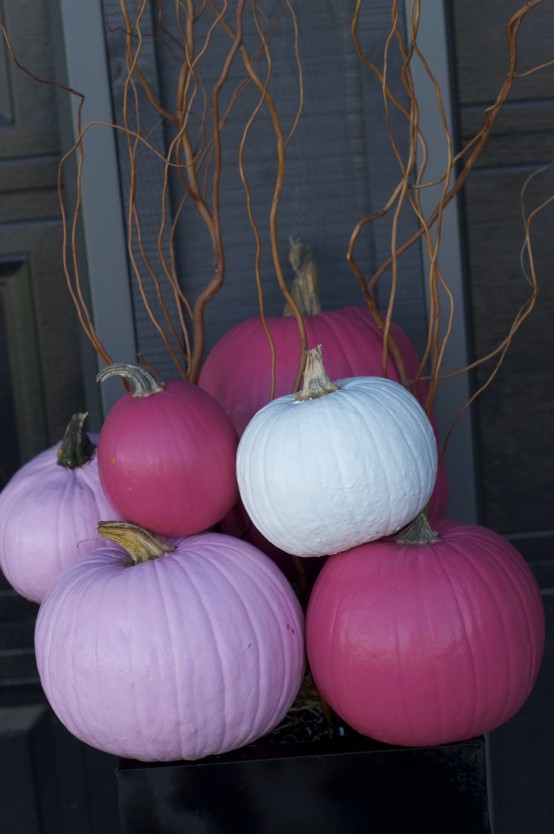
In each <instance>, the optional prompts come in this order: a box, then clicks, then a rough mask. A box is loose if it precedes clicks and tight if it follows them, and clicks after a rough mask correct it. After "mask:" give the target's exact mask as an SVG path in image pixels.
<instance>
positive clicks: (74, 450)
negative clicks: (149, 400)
mask: <svg viewBox="0 0 554 834" xmlns="http://www.w3.org/2000/svg"><path fill="white" fill-rule="evenodd" d="M87 417H88V412H86V411H79V412H77V414H74V415H73V416H72V418H71V420H70V421H69V423H68V424H67V427H66V430H65V433H64V436H63V440H62V442H61V445H60V447H59V449H58V453H57V462H58V466H63V467H65V468H66V469H78V467H79V466H84V464H85V463H88V461H89V460H90V459H91V457H92V456H93V454H94V450H95V448H96V446H95V445H94V443H92V441H91V440H90V438H89V436H88V434H87V433H86V432H85V431H84V430H83V426H84V423H85V420H86V419H87Z"/></svg>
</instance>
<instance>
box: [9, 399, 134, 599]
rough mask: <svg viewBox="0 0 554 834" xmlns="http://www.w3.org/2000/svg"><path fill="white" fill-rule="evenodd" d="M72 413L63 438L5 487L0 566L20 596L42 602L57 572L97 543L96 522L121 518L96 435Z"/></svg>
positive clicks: (23, 467)
mask: <svg viewBox="0 0 554 834" xmlns="http://www.w3.org/2000/svg"><path fill="white" fill-rule="evenodd" d="M86 416H87V415H86V414H83V413H80V414H75V415H73V417H72V419H71V421H70V423H69V425H68V427H67V429H66V433H65V437H64V439H63V441H62V443H61V445H60V444H56V445H55V446H52V447H50V448H49V449H46V450H45V451H44V452H41V453H40V454H38V455H36V456H35V457H34V458H33V459H32V460H30V461H28V462H27V463H26V464H25V465H24V466H22V467H21V469H19V471H18V472H16V473H15V475H14V476H13V478H12V479H11V480H10V481H9V482H8V483H7V484H6V486H5V487H4V489H3V490H2V492H1V493H0V567H1V569H2V572H3V573H4V575H5V577H6V579H7V580H8V582H9V583H10V584H11V585H12V587H13V588H15V590H16V591H17V592H18V593H19V594H21V596H23V597H26V598H27V599H30V600H32V601H33V602H42V600H43V598H44V595H45V594H46V592H47V590H48V588H49V587H50V585H51V584H52V582H53V581H54V579H55V578H56V577H57V576H58V574H59V573H60V572H61V571H62V570H63V569H64V568H66V567H68V565H70V564H72V563H73V562H74V561H75V560H76V559H78V558H79V557H81V556H85V555H86V554H88V553H90V552H91V550H92V549H93V548H94V547H95V546H96V543H97V535H96V526H97V524H98V522H99V521H101V520H102V519H116V518H119V515H118V513H117V512H116V510H114V508H113V507H112V505H111V504H110V503H109V501H108V499H107V498H106V496H105V495H104V492H103V490H102V487H101V486H100V479H99V477H98V465H97V457H96V446H95V443H96V442H97V440H98V437H97V435H94V434H89V435H87V434H86V433H85V432H84V431H83V424H84V421H85V418H86Z"/></svg>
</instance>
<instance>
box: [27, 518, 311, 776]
mask: <svg viewBox="0 0 554 834" xmlns="http://www.w3.org/2000/svg"><path fill="white" fill-rule="evenodd" d="M99 531H100V532H101V533H102V535H104V536H105V537H109V538H111V539H112V540H113V541H108V542H105V543H102V542H100V544H97V548H96V551H95V552H94V553H93V554H91V555H90V556H88V557H87V558H85V559H83V560H81V561H80V562H78V563H76V564H75V565H73V566H72V567H71V568H69V569H68V570H67V571H65V572H64V574H63V575H62V576H60V577H59V579H58V581H57V582H56V583H55V584H54V585H53V586H52V588H51V590H50V592H49V593H48V595H47V596H46V599H45V600H44V602H43V604H42V606H41V608H40V611H39V616H38V619H37V625H36V638H35V648H36V656H37V664H38V669H39V673H40V679H41V682H42V686H43V689H44V692H45V694H46V696H47V698H48V701H49V702H50V704H51V706H52V708H53V710H54V711H55V713H56V714H57V715H58V717H59V719H60V721H61V722H62V723H63V724H64V725H65V726H66V727H67V728H68V730H69V731H70V732H71V733H73V734H74V735H75V736H76V737H77V738H79V739H81V740H82V741H84V742H86V743H87V744H90V745H91V746H93V747H96V748H98V749H100V750H104V751H106V752H108V753H111V754H113V755H117V756H123V757H126V758H131V759H138V760H141V761H170V760H178V759H199V758H203V757H204V756H208V755H212V754H218V753H224V752H226V751H229V750H233V749H235V748H237V747H241V746H243V745H245V744H248V743H249V742H251V741H253V740H255V739H256V738H257V737H259V736H262V735H264V734H266V733H268V732H269V731H270V730H271V729H273V727H274V726H276V725H277V724H278V723H279V722H280V721H281V719H282V718H283V717H284V715H285V714H286V712H287V711H288V709H289V708H290V706H291V704H292V703H293V701H294V699H295V697H296V695H297V692H298V690H299V688H300V684H301V681H302V677H303V672H304V662H305V661H304V631H303V615H302V612H301V609H300V605H299V603H298V601H297V599H296V597H295V595H294V593H293V591H292V589H291V587H290V585H289V583H288V582H287V580H286V579H285V577H284V576H283V574H282V573H281V572H280V571H279V569H278V568H277V567H276V566H275V565H274V564H273V562H272V561H271V560H270V559H269V558H268V557H266V556H264V555H263V554H262V553H260V552H259V551H258V550H256V549H255V548H254V547H252V546H251V545H248V544H246V543H244V542H240V541H239V540H238V539H235V538H233V537H231V536H223V535H220V534H217V533H204V534H199V535H197V536H191V537H189V538H186V539H177V540H174V541H173V543H172V544H170V543H169V542H167V541H166V542H165V543H162V542H160V541H159V540H157V539H155V538H154V537H153V536H152V535H151V534H149V533H148V532H147V531H145V530H143V529H140V528H136V527H135V526H134V525H128V524H125V523H123V524H121V523H120V524H109V523H108V524H101V525H100V526H99Z"/></svg>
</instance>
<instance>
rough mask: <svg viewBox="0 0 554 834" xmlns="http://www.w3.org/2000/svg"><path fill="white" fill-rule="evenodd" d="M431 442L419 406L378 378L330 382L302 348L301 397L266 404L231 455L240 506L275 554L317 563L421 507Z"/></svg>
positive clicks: (315, 354)
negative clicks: (317, 559) (312, 559)
mask: <svg viewBox="0 0 554 834" xmlns="http://www.w3.org/2000/svg"><path fill="white" fill-rule="evenodd" d="M436 474H437V444H436V440H435V435H434V433H433V429H432V426H431V424H430V422H429V419H428V418H427V416H426V414H425V412H424V411H423V409H422V407H421V405H420V404H419V402H418V401H417V400H416V398H415V397H414V396H412V394H410V393H409V391H407V389H406V388H404V387H403V386H402V385H399V383H397V382H394V381H393V380H390V379H383V378H381V377H352V378H350V379H346V380H340V381H339V382H338V383H337V384H334V383H332V382H331V381H330V380H329V378H328V376H327V374H326V372H325V368H324V367H323V364H322V361H321V350H320V348H314V349H312V350H310V351H308V357H307V363H306V372H305V374H304V388H303V391H302V392H300V393H299V394H297V395H294V394H291V395H289V396H285V397H280V398H278V399H276V400H273V401H272V402H270V403H269V404H268V405H266V406H264V408H262V409H261V410H260V411H259V412H258V413H257V414H256V415H255V416H254V417H253V418H252V420H251V421H250V423H249V424H248V426H247V428H246V430H245V432H244V434H243V435H242V438H241V440H240V443H239V447H238V451H237V479H238V484H239V491H240V495H241V498H242V501H243V503H244V506H245V509H246V511H247V513H248V514H249V516H250V518H251V519H252V521H253V523H254V524H255V526H256V527H257V528H258V530H260V532H261V533H262V534H263V535H264V536H265V537H266V538H267V539H268V540H269V541H270V542H271V543H272V544H274V545H275V546H276V547H279V548H280V549H281V550H284V551H285V552H287V553H292V554H294V555H297V556H323V555H327V554H331V553H336V552H338V551H341V550H347V549H348V548H350V547H353V546H354V545H356V544H360V543H361V542H364V541H369V540H371V539H377V538H381V537H382V536H387V535H389V534H390V533H394V532H396V531H397V530H399V529H400V528H402V527H404V526H405V525H406V524H407V523H408V522H409V521H411V520H412V519H413V518H414V517H415V516H416V515H417V514H418V513H419V512H420V511H421V510H422V509H423V507H425V505H426V504H427V502H428V500H429V497H430V495H431V493H432V491H433V487H434V484H435V478H436Z"/></svg>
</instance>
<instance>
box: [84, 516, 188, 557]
mask: <svg viewBox="0 0 554 834" xmlns="http://www.w3.org/2000/svg"><path fill="white" fill-rule="evenodd" d="M97 529H98V532H99V534H100V535H101V536H102V538H104V539H108V540H109V541H111V542H115V543H116V544H119V545H120V546H121V547H122V548H123V549H124V550H125V551H126V552H127V553H128V554H129V557H130V559H131V564H133V565H139V564H141V563H142V562H152V561H153V560H154V559H159V558H160V557H161V556H165V554H166V553H172V552H173V551H174V550H175V548H174V546H173V545H172V544H166V543H165V542H162V541H160V540H159V539H158V538H156V536H154V534H153V533H151V532H150V531H149V530H146V529H145V528H144V527H140V525H138V524H131V522H129V521H100V522H99V524H98V528H97Z"/></svg>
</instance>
